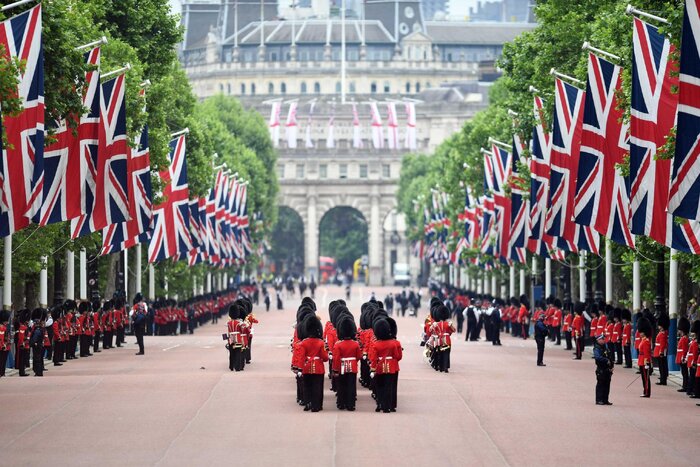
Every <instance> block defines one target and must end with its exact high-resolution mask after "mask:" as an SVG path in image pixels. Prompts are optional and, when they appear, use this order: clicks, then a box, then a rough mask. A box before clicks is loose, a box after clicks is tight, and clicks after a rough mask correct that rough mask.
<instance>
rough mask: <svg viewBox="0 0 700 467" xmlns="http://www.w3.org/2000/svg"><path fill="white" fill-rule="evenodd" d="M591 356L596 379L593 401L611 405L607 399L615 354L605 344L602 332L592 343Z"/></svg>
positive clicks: (598, 403) (597, 403)
mask: <svg viewBox="0 0 700 467" xmlns="http://www.w3.org/2000/svg"><path fill="white" fill-rule="evenodd" d="M593 358H594V359H595V366H596V368H595V375H596V380H597V383H596V385H595V403H596V405H612V402H610V401H609V400H608V399H609V397H610V380H611V379H612V374H613V368H614V366H615V355H614V354H613V353H612V352H611V351H610V349H609V348H608V347H607V346H606V345H605V335H604V334H601V335H599V336H597V337H596V340H595V343H594V344H593Z"/></svg>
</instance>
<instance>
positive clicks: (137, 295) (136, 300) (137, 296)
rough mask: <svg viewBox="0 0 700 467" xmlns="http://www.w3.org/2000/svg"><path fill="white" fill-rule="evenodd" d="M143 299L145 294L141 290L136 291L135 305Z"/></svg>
mask: <svg viewBox="0 0 700 467" xmlns="http://www.w3.org/2000/svg"><path fill="white" fill-rule="evenodd" d="M142 301H143V295H142V294H141V292H136V295H134V303H133V305H136V304H137V303H138V302H142Z"/></svg>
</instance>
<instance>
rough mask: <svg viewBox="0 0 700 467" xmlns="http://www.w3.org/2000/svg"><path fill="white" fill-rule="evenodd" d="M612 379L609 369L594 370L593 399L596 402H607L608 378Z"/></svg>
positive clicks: (608, 392) (608, 395) (608, 394)
mask: <svg viewBox="0 0 700 467" xmlns="http://www.w3.org/2000/svg"><path fill="white" fill-rule="evenodd" d="M611 379H612V373H610V372H609V371H596V380H597V383H596V385H595V401H596V402H606V403H607V402H609V400H608V398H609V397H610V380H611Z"/></svg>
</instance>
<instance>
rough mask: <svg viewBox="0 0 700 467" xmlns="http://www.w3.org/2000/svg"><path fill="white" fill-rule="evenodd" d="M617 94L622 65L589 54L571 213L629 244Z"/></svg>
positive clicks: (622, 133) (626, 146) (622, 126)
mask: <svg viewBox="0 0 700 467" xmlns="http://www.w3.org/2000/svg"><path fill="white" fill-rule="evenodd" d="M618 93H622V68H621V67H619V66H617V65H614V64H613V63H610V62H608V61H607V60H604V59H602V58H600V57H598V56H597V55H594V54H589V55H588V82H587V84H586V99H585V106H584V111H583V133H582V135H581V155H580V158H579V163H578V176H577V178H576V197H575V206H574V215H575V220H576V222H577V223H578V224H581V225H584V226H591V227H593V228H595V230H597V231H598V232H599V233H601V234H603V235H605V236H606V237H608V238H610V239H611V240H613V241H615V242H617V243H620V244H622V245H626V246H628V247H630V248H634V237H633V236H632V233H631V232H630V229H629V195H628V190H627V182H626V180H625V178H624V176H623V175H622V174H621V173H620V171H619V170H618V168H617V166H618V164H622V163H623V162H624V158H625V155H626V154H627V152H628V151H629V144H628V142H627V131H628V126H627V124H625V123H623V117H624V115H623V111H622V109H620V108H619V100H618V98H617V94H618Z"/></svg>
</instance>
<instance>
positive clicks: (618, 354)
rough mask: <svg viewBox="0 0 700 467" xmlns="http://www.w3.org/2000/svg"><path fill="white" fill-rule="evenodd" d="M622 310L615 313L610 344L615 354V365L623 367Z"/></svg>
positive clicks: (618, 309)
mask: <svg viewBox="0 0 700 467" xmlns="http://www.w3.org/2000/svg"><path fill="white" fill-rule="evenodd" d="M621 320H622V310H621V309H620V308H615V310H614V311H613V330H612V336H611V338H610V343H611V344H612V345H613V350H614V352H615V364H616V365H622V321H621Z"/></svg>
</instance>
